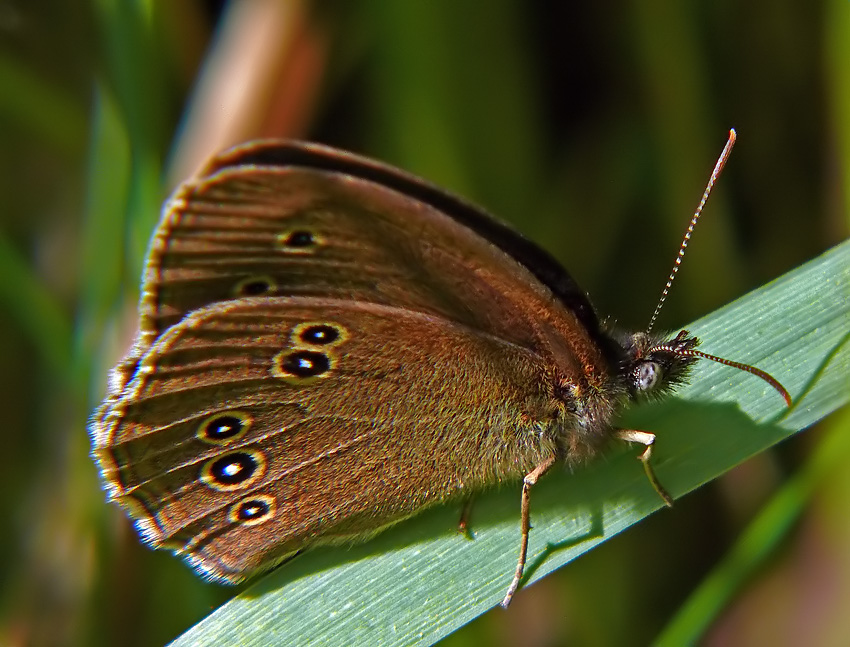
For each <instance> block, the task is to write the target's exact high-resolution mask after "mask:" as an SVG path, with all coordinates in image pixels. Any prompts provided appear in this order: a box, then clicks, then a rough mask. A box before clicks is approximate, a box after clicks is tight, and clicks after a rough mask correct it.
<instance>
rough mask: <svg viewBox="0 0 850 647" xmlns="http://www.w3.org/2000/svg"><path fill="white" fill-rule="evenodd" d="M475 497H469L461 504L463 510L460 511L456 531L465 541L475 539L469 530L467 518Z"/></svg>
mask: <svg viewBox="0 0 850 647" xmlns="http://www.w3.org/2000/svg"><path fill="white" fill-rule="evenodd" d="M474 501H475V497H469V498H468V499H467V500H466V501H464V502H463V508H462V509H461V511H460V520H459V521H458V522H457V531H458V532H459V533H460V534H461V535H463V536H464V537H466V538H467V539H475V537H474V536H473V534H472V531H471V530H470V529H469V516H470V515H471V514H472V503H473V502H474Z"/></svg>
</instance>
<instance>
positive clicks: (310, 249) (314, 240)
mask: <svg viewBox="0 0 850 647" xmlns="http://www.w3.org/2000/svg"><path fill="white" fill-rule="evenodd" d="M302 232H303V233H307V234H309V235H310V239H311V240H310V243H309V244H308V245H304V246H303V247H301V246H296V245H288V244H287V243H286V241H287V239H288V238H289V237H290V236H292V234H299V233H302ZM275 242H276V243H277V247H278V249H281V250H282V251H284V252H286V253H288V254H313V253H315V251H316V249H318V248H319V247H320V246H321V245H323V244H324V242H325V239H324V237H323V236H321V235H319V234H317V233H316V232H315V231H312V230H310V229H288V230H286V231H282V232H280V233H279V234H278V235H277V237H276V239H275Z"/></svg>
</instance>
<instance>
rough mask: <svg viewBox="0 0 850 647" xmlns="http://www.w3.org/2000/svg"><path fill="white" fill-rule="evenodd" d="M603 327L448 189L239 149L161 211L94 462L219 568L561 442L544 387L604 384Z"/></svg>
mask: <svg viewBox="0 0 850 647" xmlns="http://www.w3.org/2000/svg"><path fill="white" fill-rule="evenodd" d="M301 335H306V337H303V338H302V337H301ZM599 339H602V338H601V337H600V333H599V329H598V323H597V321H596V317H595V315H594V313H593V310H592V308H591V307H590V304H589V303H588V301H587V299H586V298H585V297H584V295H583V293H582V292H581V290H580V289H579V288H578V287H577V286H576V285H575V283H574V282H573V281H572V279H571V278H570V277H569V275H567V274H566V272H565V271H564V270H563V269H562V268H560V266H559V265H557V263H555V262H554V261H553V260H552V259H551V258H550V257H549V256H548V255H547V254H546V253H545V252H543V251H542V250H540V249H539V248H537V247H536V246H534V245H532V244H531V243H529V242H528V241H526V240H524V239H523V238H522V237H520V236H519V235H518V234H516V233H514V232H513V231H512V230H510V229H508V228H507V227H505V226H504V225H502V224H500V223H498V222H497V221H495V220H493V219H492V218H490V217H489V216H488V215H487V214H485V213H483V212H481V211H479V210H477V209H475V208H474V207H471V206H470V205H468V204H466V203H464V202H462V201H460V200H458V199H457V198H454V197H452V196H450V195H448V194H445V193H443V192H441V191H439V190H438V189H435V188H434V187H431V186H430V185H428V184H426V183H423V182H421V181H420V180H417V179H416V178H413V177H411V176H408V175H406V174H404V173H401V172H399V171H397V170H395V169H392V168H390V167H386V166H383V165H381V164H378V163H375V162H371V161H369V160H365V159H363V158H359V157H356V156H352V155H349V154H346V153H342V152H339V151H333V150H331V149H326V148H323V147H318V146H314V145H306V144H298V143H280V142H276V143H264V144H259V145H252V146H250V147H243V148H238V149H235V150H234V151H232V152H230V153H226V154H224V155H223V156H221V157H219V158H218V159H217V160H215V161H214V162H213V163H212V164H211V166H210V167H209V168H208V169H207V172H206V173H205V174H204V175H202V177H201V178H200V179H197V180H194V181H192V182H189V183H187V184H185V185H184V186H182V187H181V188H180V189H178V191H177V192H176V193H175V195H174V197H173V198H172V199H171V200H170V201H169V203H168V205H167V208H166V213H165V216H164V218H163V221H162V222H161V223H160V225H159V228H158V229H157V232H156V234H155V237H154V241H153V243H152V246H151V251H150V255H149V260H148V264H147V267H146V270H145V276H144V281H143V296H142V303H141V324H140V335H139V337H138V340H137V343H136V345H135V347H134V348H133V350H132V351H131V352H130V354H129V355H128V356H127V358H125V360H124V361H123V362H122V363H121V364H119V365H118V367H117V368H116V369H115V370H114V371H113V374H112V378H111V381H110V387H109V391H108V394H107V397H106V399H105V401H104V404H103V405H102V406H101V408H100V409H99V411H98V412H97V413H96V414H95V416H94V418H93V421H92V425H91V428H92V437H93V445H94V454H95V456H96V458H97V460H98V461H99V463H100V465H101V469H102V473H103V477H104V480H105V481H106V483H107V488H108V489H109V491H110V494H111V496H112V497H113V498H115V499H117V500H118V501H119V502H121V503H122V504H123V505H124V506H125V507H126V508H127V509H128V510H129V512H130V515H131V516H132V517H133V518H134V519H135V520H136V523H137V526H138V527H139V529H140V531H141V532H142V534H143V536H144V537H145V538H146V539H147V540H148V541H150V542H151V543H152V544H154V545H163V546H171V547H173V548H175V549H176V550H178V551H179V552H181V553H183V554H184V555H186V556H187V557H188V558H189V560H190V561H191V562H192V563H193V564H195V565H196V567H197V568H198V569H199V570H201V571H202V572H204V573H205V574H207V575H209V576H210V577H213V578H216V579H221V580H228V581H234V580H238V579H240V578H241V577H243V576H245V575H246V574H248V573H250V572H252V571H253V570H255V569H258V568H266V567H268V566H270V565H271V564H273V563H275V562H276V561H277V560H279V559H281V558H282V557H283V556H285V555H286V554H289V553H291V552H292V551H294V550H297V549H299V548H301V547H303V546H304V545H306V544H308V543H315V542H316V541H325V542H327V541H335V540H337V539H341V538H346V537H348V538H350V537H354V536H360V535H362V534H364V533H367V532H374V531H375V530H377V529H379V528H380V527H382V526H384V525H386V524H388V523H391V522H393V521H394V520H397V519H399V518H402V517H404V516H407V515H409V514H411V513H412V512H414V511H415V510H417V509H420V508H421V507H423V506H424V505H427V504H429V503H433V502H436V501H440V500H444V499H446V498H449V497H451V496H454V495H456V494H457V493H458V492H460V491H461V490H463V489H465V488H466V489H468V488H476V487H479V486H481V485H484V484H487V483H493V482H494V481H496V480H498V478H499V476H500V475H501V476H502V477H509V476H511V475H516V476H519V475H521V474H524V473H525V472H527V471H528V470H529V469H531V468H532V467H534V466H535V465H536V464H539V462H540V460H542V459H543V458H546V457H548V456H550V455H552V453H553V452H555V451H556V448H555V447H554V444H553V443H554V441H553V440H552V439H551V438H550V437H549V436H547V435H546V434H545V433H543V431H544V430H546V429H549V428H550V427H551V422H552V418H553V416H554V415H555V414H554V413H553V404H552V397H553V392H554V391H556V390H558V389H560V388H561V387H560V386H559V385H561V384H569V385H570V388H571V389H573V390H574V391H575V393H576V394H580V393H581V392H583V393H588V392H592V391H593V390H594V389H599V388H600V387H602V386H603V382H604V381H605V380H606V379H608V373H609V371H608V367H609V365H610V358H609V357H606V355H605V345H604V344H603V343H600V341H599ZM314 371H318V372H317V373H316V374H312V373H313V372H314ZM558 397H559V398H561V399H563V398H565V397H569V396H568V395H567V394H564V393H559V394H558ZM588 415H592V412H591V413H590V414H588ZM561 424H563V423H561ZM560 451H561V454H563V453H564V450H563V448H561V450H560ZM364 484H366V485H364ZM329 493H330V494H332V496H331V495H330V494H329Z"/></svg>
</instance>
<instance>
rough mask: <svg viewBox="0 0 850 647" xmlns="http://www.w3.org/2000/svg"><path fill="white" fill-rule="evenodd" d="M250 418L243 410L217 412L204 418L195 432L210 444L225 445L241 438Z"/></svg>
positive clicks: (250, 420) (249, 424) (249, 423)
mask: <svg viewBox="0 0 850 647" xmlns="http://www.w3.org/2000/svg"><path fill="white" fill-rule="evenodd" d="M251 423H252V419H251V416H249V415H248V414H247V413H244V412H243V411H227V412H224V413H218V414H216V415H214V416H211V417H209V418H207V419H206V420H204V421H203V422H202V423H201V425H200V426H199V427H198V431H197V433H196V434H195V435H196V436H197V437H198V438H199V439H201V440H202V441H204V442H205V443H209V444H211V445H225V444H227V443H230V442H233V441H235V440H238V439H239V438H242V437H243V436H244V435H245V433H246V432H247V431H248V429H249V428H250V427H251Z"/></svg>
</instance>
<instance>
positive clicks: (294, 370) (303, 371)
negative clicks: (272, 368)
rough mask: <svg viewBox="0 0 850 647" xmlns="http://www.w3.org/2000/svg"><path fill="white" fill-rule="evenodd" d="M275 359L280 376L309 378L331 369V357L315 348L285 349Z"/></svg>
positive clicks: (319, 375)
mask: <svg viewBox="0 0 850 647" xmlns="http://www.w3.org/2000/svg"><path fill="white" fill-rule="evenodd" d="M275 360H276V361H275V365H276V368H277V372H278V374H279V376H280V377H294V378H300V379H307V378H313V377H321V376H322V375H324V374H325V373H327V372H328V371H330V370H331V358H330V357H328V356H327V355H326V354H325V353H320V352H319V351H315V350H305V349H299V350H293V351H284V352H282V353H278V355H277V356H276V358H275Z"/></svg>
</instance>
